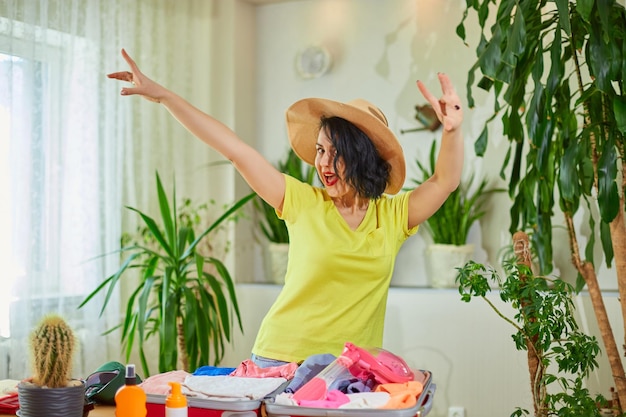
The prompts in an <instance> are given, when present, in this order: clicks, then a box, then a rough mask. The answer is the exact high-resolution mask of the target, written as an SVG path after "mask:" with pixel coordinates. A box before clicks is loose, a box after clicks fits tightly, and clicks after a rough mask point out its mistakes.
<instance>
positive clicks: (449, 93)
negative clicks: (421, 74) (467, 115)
mask: <svg viewBox="0 0 626 417" xmlns="http://www.w3.org/2000/svg"><path fill="white" fill-rule="evenodd" d="M437 76H438V77H439V82H440V83H441V91H442V92H443V95H442V96H441V98H440V99H439V100H437V98H436V97H435V96H434V95H433V94H432V93H431V92H430V91H428V89H427V88H426V86H425V85H424V83H422V82H421V81H418V82H417V87H418V88H419V90H420V91H421V92H422V95H423V96H424V98H425V99H426V100H428V102H429V103H430V105H431V106H432V107H433V109H434V110H435V113H436V114H437V118H438V119H439V121H440V122H441V124H442V125H443V128H444V130H446V131H448V132H450V131H453V130H456V129H457V128H458V127H459V126H461V122H462V121H463V109H462V108H461V99H460V98H459V96H458V94H457V93H456V90H455V89H454V86H453V85H452V82H451V81H450V78H448V76H447V75H446V74H443V73H441V72H440V73H438V74H437Z"/></svg>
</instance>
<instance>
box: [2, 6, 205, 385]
mask: <svg viewBox="0 0 626 417" xmlns="http://www.w3.org/2000/svg"><path fill="white" fill-rule="evenodd" d="M211 3H212V2H210V1H205V0H143V1H131V0H106V1H101V0H0V214H1V215H0V266H1V268H2V269H1V271H2V272H0V277H1V278H0V282H1V283H2V288H1V289H0V379H3V378H10V379H23V378H25V377H28V376H29V375H30V374H31V370H30V364H29V359H30V358H29V354H28V342H27V338H28V335H29V333H30V331H31V330H32V328H33V327H34V326H35V324H36V323H37V321H39V320H40V319H41V317H42V316H43V315H44V314H46V313H59V314H62V315H63V316H64V317H65V318H66V319H67V320H68V322H69V323H70V325H71V326H72V327H73V329H74V331H75V332H76V334H77V336H78V338H79V346H80V347H79V354H78V355H77V356H76V359H75V363H74V371H73V374H74V376H75V377H85V376H87V375H88V374H89V373H90V372H92V371H93V370H95V369H96V368H97V367H98V366H99V365H101V364H102V363H104V362H106V361H109V360H119V361H123V355H122V351H121V348H120V344H119V334H118V333H113V334H111V335H109V336H103V335H102V333H103V332H104V331H105V330H108V329H110V328H111V327H112V326H115V325H116V324H118V323H119V322H120V319H121V315H122V314H123V313H122V311H123V308H124V306H123V305H121V304H123V301H121V299H120V295H119V294H117V293H116V294H114V297H113V299H112V302H111V303H110V305H109V307H108V308H107V310H106V311H104V313H103V314H102V315H100V309H101V307H102V301H103V297H100V298H98V299H95V300H93V301H91V302H90V303H88V304H87V305H86V306H85V307H83V308H81V309H78V308H77V307H78V305H79V304H80V302H81V301H82V300H83V299H84V298H85V296H86V295H87V294H89V293H90V292H91V291H93V290H94V289H95V288H96V287H97V286H98V285H99V283H100V282H102V280H103V279H104V278H105V277H106V276H107V275H108V274H111V273H112V272H113V271H115V270H116V268H117V267H118V266H119V257H117V256H106V257H99V255H101V254H104V253H110V252H112V251H115V250H116V249H118V248H119V240H120V237H121V234H122V232H123V231H124V229H125V228H126V227H127V226H125V225H124V223H123V219H124V217H125V216H126V213H125V212H124V210H125V209H124V206H125V205H130V206H135V207H136V206H137V205H138V206H139V207H141V208H145V205H147V204H153V203H148V202H149V201H151V198H152V196H153V195H154V194H153V188H154V187H153V184H154V172H155V170H157V169H158V170H159V172H160V173H161V175H162V176H163V177H166V178H167V179H169V178H172V177H173V173H174V171H176V170H177V169H178V172H176V176H177V178H176V182H177V184H178V183H179V180H182V182H189V180H188V179H186V178H187V177H191V176H192V175H195V172H197V171H201V172H202V169H203V166H205V165H206V163H207V162H208V161H209V159H210V157H211V155H209V151H208V150H207V149H206V147H204V146H202V145H199V144H196V143H195V140H193V139H185V138H183V136H185V135H188V134H187V133H186V132H184V131H183V130H182V128H180V127H179V126H178V125H177V124H176V122H175V121H174V120H173V119H172V118H171V117H168V116H166V114H165V112H164V110H163V109H162V108H161V107H160V106H157V105H153V106H146V104H145V103H147V102H145V101H143V100H141V99H139V98H136V97H133V98H128V97H125V98H122V97H120V96H119V94H118V93H119V89H120V88H121V84H118V83H117V82H115V81H113V80H108V79H107V78H106V76H105V74H106V73H108V72H113V71H119V70H126V69H127V66H126V64H125V63H124V62H123V60H122V59H121V57H120V49H121V48H122V47H125V48H126V49H127V50H128V51H129V52H130V53H131V54H134V55H135V58H136V60H137V62H138V63H139V64H140V66H141V67H142V68H144V69H145V72H146V73H148V74H149V75H151V76H153V77H154V78H155V79H158V80H159V81H160V82H162V83H164V84H166V85H168V86H170V87H172V88H173V89H174V90H176V91H177V92H179V93H180V94H181V95H183V96H187V97H191V98H195V100H196V104H199V105H200V106H202V105H203V104H205V105H206V101H204V102H203V97H205V96H206V97H208V96H209V93H210V91H209V77H208V76H207V74H208V69H207V67H208V65H206V63H207V62H209V58H208V56H209V49H210V48H209V47H208V45H210V16H211V10H210V8H211ZM142 63H143V64H144V65H142ZM191 63H193V65H188V64H191ZM206 100H208V99H206ZM142 102H143V103H142ZM205 109H206V106H205ZM181 142H183V143H185V146H181V145H180V143H181ZM169 183H170V181H168V184H169ZM183 188H184V187H183Z"/></svg>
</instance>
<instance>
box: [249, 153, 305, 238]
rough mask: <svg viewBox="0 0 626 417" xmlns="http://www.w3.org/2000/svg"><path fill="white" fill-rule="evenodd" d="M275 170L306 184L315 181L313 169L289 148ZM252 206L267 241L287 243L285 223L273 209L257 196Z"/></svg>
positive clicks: (287, 234) (287, 236) (287, 235)
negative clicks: (256, 212) (254, 208)
mask: <svg viewBox="0 0 626 417" xmlns="http://www.w3.org/2000/svg"><path fill="white" fill-rule="evenodd" d="M277 168H278V170H279V171H280V172H283V173H285V174H287V175H290V176H292V177H294V178H296V179H298V180H300V181H302V182H306V183H308V184H313V180H314V179H315V168H313V167H312V166H310V165H307V164H305V163H304V162H303V161H302V160H301V159H300V158H299V157H298V155H296V153H295V152H294V151H293V149H291V148H290V149H289V153H288V154H287V157H286V158H285V159H284V160H282V161H279V162H278V164H277ZM254 205H255V207H256V208H257V210H258V213H259V215H260V218H259V227H260V229H261V232H262V233H263V235H264V236H265V237H266V238H267V240H269V241H270V242H273V243H289V233H288V232H287V226H286V225H285V221H284V220H282V219H279V218H278V216H277V215H276V210H274V207H272V206H270V205H269V204H267V203H266V202H265V200H263V199H262V198H261V197H258V196H257V198H256V199H255V201H254Z"/></svg>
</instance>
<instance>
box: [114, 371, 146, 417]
mask: <svg viewBox="0 0 626 417" xmlns="http://www.w3.org/2000/svg"><path fill="white" fill-rule="evenodd" d="M146 400H147V396H146V393H145V391H144V390H143V389H142V388H141V387H138V386H137V378H136V377H135V365H133V364H128V365H126V382H125V384H124V385H122V386H121V387H120V388H119V389H118V390H117V392H116V393H115V416H116V417H146V414H147V413H148V410H147V409H146Z"/></svg>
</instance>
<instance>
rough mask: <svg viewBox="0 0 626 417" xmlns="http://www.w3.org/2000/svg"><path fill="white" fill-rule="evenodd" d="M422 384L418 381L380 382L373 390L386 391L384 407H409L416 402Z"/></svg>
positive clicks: (421, 389)
mask: <svg viewBox="0 0 626 417" xmlns="http://www.w3.org/2000/svg"><path fill="white" fill-rule="evenodd" d="M423 389H424V385H423V384H422V383H421V382H419V381H408V382H402V383H389V384H380V385H378V386H377V387H376V389H375V390H374V392H386V393H388V394H389V401H387V404H385V405H384V407H382V408H385V409H398V408H410V407H414V406H415V405H416V404H417V397H419V396H420V394H421V393H422V391H423Z"/></svg>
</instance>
